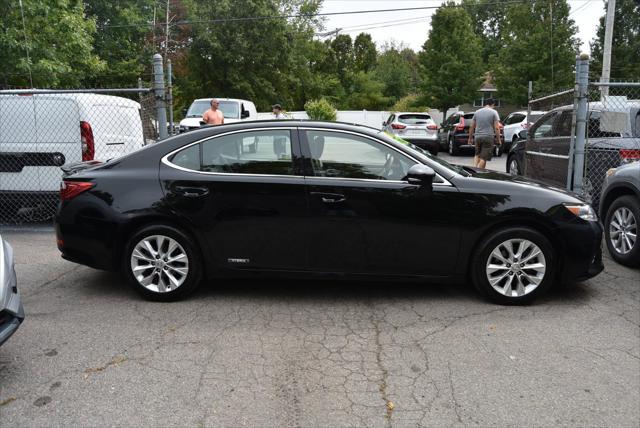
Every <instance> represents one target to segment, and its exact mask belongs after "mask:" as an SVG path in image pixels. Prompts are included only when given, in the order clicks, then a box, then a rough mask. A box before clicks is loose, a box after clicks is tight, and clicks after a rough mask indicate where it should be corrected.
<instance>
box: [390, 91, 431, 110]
mask: <svg viewBox="0 0 640 428" xmlns="http://www.w3.org/2000/svg"><path fill="white" fill-rule="evenodd" d="M419 103H420V98H419V97H418V95H416V94H409V95H407V96H404V97H402V98H400V99H399V100H398V102H396V103H395V104H394V105H393V107H391V111H415V112H418V111H429V107H426V106H421V105H419Z"/></svg>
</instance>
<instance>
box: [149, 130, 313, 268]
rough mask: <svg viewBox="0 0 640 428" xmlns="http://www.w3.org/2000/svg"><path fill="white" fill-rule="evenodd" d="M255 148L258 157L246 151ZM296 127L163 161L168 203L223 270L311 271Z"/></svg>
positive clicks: (212, 141) (235, 135)
mask: <svg viewBox="0 0 640 428" xmlns="http://www.w3.org/2000/svg"><path fill="white" fill-rule="evenodd" d="M253 144H255V147H256V150H255V151H253V150H243V148H246V147H248V146H251V145H253ZM299 153H300V151H299V145H298V141H297V133H296V132H295V130H294V129H292V128H280V127H278V128H264V129H255V130H245V131H234V132H228V133H224V134H220V135H218V136H214V137H212V138H208V139H206V140H204V141H201V142H198V143H196V144H191V145H189V146H187V147H184V148H182V149H180V150H177V151H174V152H173V153H171V154H169V155H167V156H165V158H163V161H162V165H161V167H160V180H161V182H162V186H163V189H164V191H165V193H166V198H165V200H166V204H167V206H168V207H169V209H170V210H171V211H172V214H173V215H175V216H177V217H178V218H179V219H181V220H182V221H183V222H186V223H188V224H190V225H191V227H192V228H193V230H197V231H198V233H201V234H202V236H203V237H204V238H205V240H206V242H207V243H208V246H209V249H208V252H209V257H208V258H209V259H210V260H213V261H214V263H215V264H216V266H218V267H229V268H239V269H285V270H299V269H304V268H305V267H306V241H305V239H304V232H305V230H306V228H305V217H306V215H307V200H306V193H305V185H304V178H303V177H302V174H301V170H300V156H299Z"/></svg>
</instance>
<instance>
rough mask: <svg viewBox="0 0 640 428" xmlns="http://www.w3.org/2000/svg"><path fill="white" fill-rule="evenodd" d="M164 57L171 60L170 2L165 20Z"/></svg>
mask: <svg viewBox="0 0 640 428" xmlns="http://www.w3.org/2000/svg"><path fill="white" fill-rule="evenodd" d="M164 36H165V38H164V57H165V59H168V58H169V0H167V14H166V18H165V31H164Z"/></svg>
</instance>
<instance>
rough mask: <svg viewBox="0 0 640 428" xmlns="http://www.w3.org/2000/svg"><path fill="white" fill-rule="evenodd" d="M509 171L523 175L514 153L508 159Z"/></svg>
mask: <svg viewBox="0 0 640 428" xmlns="http://www.w3.org/2000/svg"><path fill="white" fill-rule="evenodd" d="M507 172H508V173H509V174H513V175H522V172H521V171H520V164H519V163H518V159H517V158H516V157H515V156H514V155H511V156H509V158H508V159H507Z"/></svg>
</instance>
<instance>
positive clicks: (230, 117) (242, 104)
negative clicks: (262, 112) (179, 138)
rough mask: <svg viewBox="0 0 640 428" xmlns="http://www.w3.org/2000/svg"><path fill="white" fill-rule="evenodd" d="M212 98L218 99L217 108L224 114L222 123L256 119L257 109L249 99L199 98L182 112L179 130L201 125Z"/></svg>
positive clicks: (182, 130)
mask: <svg viewBox="0 0 640 428" xmlns="http://www.w3.org/2000/svg"><path fill="white" fill-rule="evenodd" d="M213 99H216V100H218V101H220V104H219V105H218V109H220V111H221V112H222V114H224V123H234V122H240V121H245V120H257V119H258V111H257V110H256V106H255V104H253V103H252V102H251V101H247V100H239V99H235V98H199V99H197V100H194V101H193V102H192V103H191V106H190V107H189V109H188V110H187V111H186V112H184V113H185V114H184V119H182V120H181V121H180V132H187V131H190V130H192V129H196V128H199V127H200V126H201V125H202V124H201V123H200V121H201V120H202V115H203V114H204V112H205V111H207V110H209V108H210V107H211V100H213Z"/></svg>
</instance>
